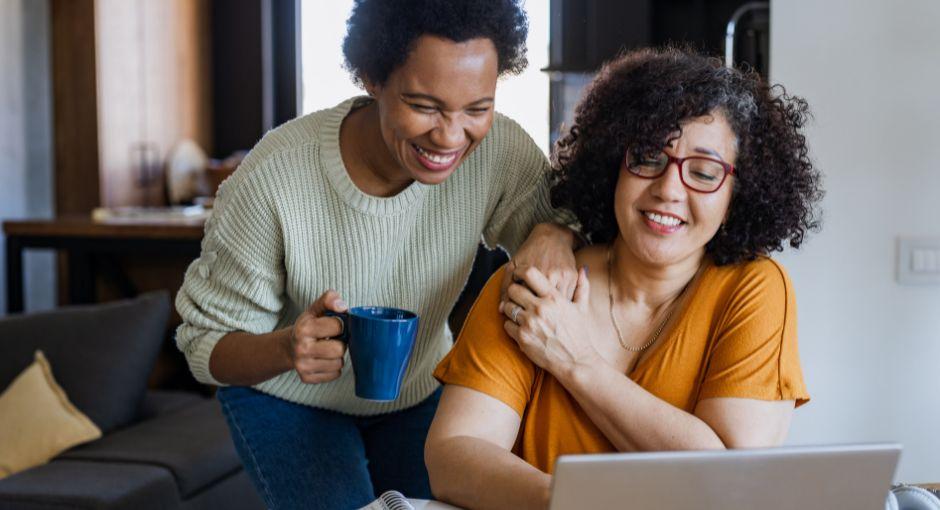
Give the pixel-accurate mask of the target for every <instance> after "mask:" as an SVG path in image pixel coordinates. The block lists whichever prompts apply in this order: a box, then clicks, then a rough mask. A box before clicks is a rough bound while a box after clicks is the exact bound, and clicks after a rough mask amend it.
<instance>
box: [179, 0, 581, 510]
mask: <svg viewBox="0 0 940 510" xmlns="http://www.w3.org/2000/svg"><path fill="white" fill-rule="evenodd" d="M526 30H527V23H526V19H525V15H524V13H523V12H522V10H521V8H520V6H519V4H518V2H517V1H516V0H485V1H484V0H410V1H409V0H395V1H392V0H358V1H357V2H356V5H355V7H354V10H353V13H352V15H351V17H350V19H349V22H348V33H347V36H346V40H345V42H344V45H343V49H344V53H345V56H346V64H347V67H348V69H349V70H350V71H351V73H352V74H353V76H354V79H355V80H356V81H357V82H358V83H360V84H361V85H362V86H363V87H364V88H365V90H366V91H367V92H368V94H369V95H368V97H357V98H352V99H349V100H347V101H344V102H342V103H340V104H339V105H337V106H336V107H334V108H331V109H328V110H324V111H320V112H316V113H313V114H310V115H306V116H303V117H300V118H298V119H295V120H293V121H290V122H288V123H286V124H284V125H282V126H280V127H278V128H277V129H275V130H273V131H271V132H270V133H268V134H267V135H266V136H265V137H264V138H263V139H262V140H261V141H260V142H259V143H258V145H257V146H255V148H254V149H253V150H252V151H251V153H250V154H249V155H248V156H247V157H246V159H245V160H244V162H243V163H242V165H241V166H240V167H239V169H238V171H237V172H235V174H234V175H233V176H232V177H230V178H229V179H228V180H227V181H226V182H225V183H224V184H223V185H222V187H221V189H220V190H219V194H218V197H217V201H216V209H215V212H214V213H213V216H212V218H211V219H210V220H209V221H208V222H207V223H206V234H205V238H204V241H203V245H202V254H201V255H200V257H199V259H197V260H196V261H195V262H193V264H192V265H191V266H190V268H189V269H188V270H187V272H186V278H185V282H184V284H183V288H182V289H181V291H180V293H179V295H178V297H177V301H176V305H177V309H178V310H179V313H180V315H181V316H182V318H183V321H184V322H183V325H182V326H180V328H179V331H178V332H177V344H178V346H179V348H180V350H182V351H183V353H184V354H185V355H186V358H187V360H188V361H189V364H190V368H191V370H192V372H193V374H194V375H195V376H196V378H197V379H198V380H200V381H202V382H204V383H207V384H215V385H218V386H222V388H221V389H220V390H219V394H218V395H219V400H220V401H221V402H222V406H223V410H224V412H225V415H226V418H227V419H228V422H229V425H230V428H231V431H232V437H233V439H234V441H235V444H236V447H237V449H238V452H239V455H240V456H241V458H242V461H243V463H244V464H245V467H246V470H247V472H248V474H249V476H250V477H251V479H252V481H253V482H254V484H255V486H256V488H257V489H258V491H259V493H260V494H261V496H262V497H263V498H264V500H265V502H266V503H267V505H268V507H269V508H301V507H302V508H358V507H360V506H362V505H364V504H366V503H368V502H369V501H370V500H371V499H373V498H374V497H375V495H376V494H377V493H381V492H383V491H385V490H387V489H397V490H400V491H402V492H404V493H405V494H406V495H407V496H410V497H419V498H422V497H423V498H430V497H431V492H430V488H429V486H428V480H427V471H426V469H425V466H424V461H423V445H424V440H425V436H426V434H427V430H428V427H429V425H430V422H431V418H432V417H433V414H434V410H435V408H436V405H437V400H438V398H439V394H440V389H439V385H438V383H437V382H436V381H435V379H434V378H433V376H432V371H433V369H434V367H435V366H436V365H437V363H438V362H439V361H440V360H441V358H442V357H443V356H444V354H445V353H446V352H447V351H448V350H449V349H450V347H451V345H452V335H451V332H450V331H449V330H448V327H447V317H448V314H449V312H450V311H451V308H452V307H453V305H454V303H455V302H456V300H457V297H458V296H459V294H460V291H461V289H462V287H463V285H464V283H465V282H466V280H467V277H468V275H469V272H470V269H471V265H472V263H473V258H474V255H475V253H476V248H477V244H478V243H479V242H480V239H481V236H482V239H483V241H484V242H485V243H486V244H487V245H489V246H497V245H499V246H502V247H504V248H506V249H507V250H508V251H509V252H510V253H514V254H515V257H514V258H515V259H516V260H519V261H521V262H525V263H527V264H531V265H535V266H537V267H539V268H540V269H541V270H542V271H543V272H545V273H547V274H549V275H551V278H552V279H553V282H554V284H555V285H556V286H557V287H558V288H560V289H562V290H563V291H565V292H567V293H568V294H569V295H570V294H571V293H572V292H573V287H574V284H575V281H576V277H577V272H576V270H575V267H574V257H573V255H572V247H573V244H574V243H575V238H574V236H573V234H572V233H571V231H569V230H568V229H567V228H564V227H560V226H558V225H556V224H555V223H553V222H554V221H556V220H558V219H559V218H558V217H557V215H556V212H555V211H554V210H553V209H552V208H551V207H550V205H549V198H548V186H547V171H548V168H549V166H548V162H547V161H546V158H545V156H544V155H543V154H542V153H541V151H540V150H539V149H538V148H537V147H536V146H535V144H534V143H533V142H532V140H531V139H530V138H529V137H528V136H527V135H526V133H525V132H523V130H522V129H521V128H520V127H519V126H518V125H517V124H516V123H514V122H513V121H511V120H510V119H508V118H506V117H503V116H501V115H500V114H498V113H496V112H495V111H494V105H495V102H494V99H495V98H494V94H495V89H496V80H497V77H499V76H501V75H503V74H506V73H516V72H519V71H520V70H522V68H524V67H525V65H526V60H525V48H524V42H525V35H526ZM347 303H348V305H347ZM358 305H384V306H392V307H397V308H405V309H409V310H413V311H415V312H417V314H418V315H419V316H420V317H421V325H420V328H419V331H418V336H417V340H416V344H415V347H414V352H413V354H412V357H411V361H410V363H409V366H408V368H407V371H406V375H405V380H404V382H403V383H402V388H401V394H400V397H399V398H398V399H397V400H395V401H392V402H373V401H367V400H363V399H359V398H357V397H356V396H355V395H354V392H353V378H352V374H351V372H350V368H351V367H350V363H349V358H348V355H347V354H346V352H345V345H344V344H343V343H341V342H340V341H337V340H335V339H332V338H333V337H335V336H337V335H339V334H340V323H339V322H338V321H336V320H335V319H333V318H330V317H324V316H323V315H324V314H325V313H326V312H327V311H329V310H332V311H343V310H346V309H347V306H358Z"/></svg>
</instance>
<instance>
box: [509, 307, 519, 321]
mask: <svg viewBox="0 0 940 510" xmlns="http://www.w3.org/2000/svg"><path fill="white" fill-rule="evenodd" d="M521 311H522V307H521V306H516V307H515V308H513V309H512V311H511V312H509V320H511V321H513V322H515V323H516V324H519V323H518V322H516V317H518V316H519V312H521Z"/></svg>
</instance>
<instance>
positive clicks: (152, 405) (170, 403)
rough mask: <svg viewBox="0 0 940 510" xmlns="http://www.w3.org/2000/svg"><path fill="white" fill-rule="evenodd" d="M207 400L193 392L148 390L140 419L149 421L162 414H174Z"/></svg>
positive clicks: (141, 408)
mask: <svg viewBox="0 0 940 510" xmlns="http://www.w3.org/2000/svg"><path fill="white" fill-rule="evenodd" d="M205 399H206V398H205V397H203V396H202V395H199V394H198V393H193V392H191V391H178V390H147V393H146V394H145V395H144V401H143V403H142V404H141V405H140V419H141V420H149V419H150V418H153V417H155V416H160V415H161V414H167V413H172V412H174V411H178V410H180V409H182V408H184V407H186V406H190V405H193V404H196V403H199V402H202V401H204V400H205Z"/></svg>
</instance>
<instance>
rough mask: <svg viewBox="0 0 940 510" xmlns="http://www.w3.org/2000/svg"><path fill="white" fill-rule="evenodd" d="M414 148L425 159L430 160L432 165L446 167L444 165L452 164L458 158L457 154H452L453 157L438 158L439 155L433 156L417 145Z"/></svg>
mask: <svg viewBox="0 0 940 510" xmlns="http://www.w3.org/2000/svg"><path fill="white" fill-rule="evenodd" d="M414 147H415V149H417V150H418V152H419V153H420V154H421V155H422V156H424V157H425V158H427V159H428V160H430V161H431V162H432V163H436V164H438V165H444V164H447V163H450V162H452V161H453V160H454V158H456V157H457V154H456V153H454V154H451V155H449V156H438V155H437V154H431V153H430V152H428V151H426V150H424V149H422V148H421V147H419V146H418V145H415V146H414Z"/></svg>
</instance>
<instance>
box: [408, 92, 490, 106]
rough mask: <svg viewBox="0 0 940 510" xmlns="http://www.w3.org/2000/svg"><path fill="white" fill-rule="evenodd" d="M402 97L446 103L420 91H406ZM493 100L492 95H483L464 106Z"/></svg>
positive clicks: (439, 103)
mask: <svg viewBox="0 0 940 510" xmlns="http://www.w3.org/2000/svg"><path fill="white" fill-rule="evenodd" d="M401 97H402V98H404V99H423V100H425V101H430V102H432V103H434V104H438V105H443V104H444V101H441V100H440V99H438V98H436V97H434V96H432V95H428V94H420V93H409V92H405V93H402V95H401ZM492 102H493V98H492V97H489V96H487V97H481V98H480V99H477V100H476V101H473V102H471V103H468V104H467V105H466V106H464V108H466V107H468V106H477V105H480V104H482V103H492Z"/></svg>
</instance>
